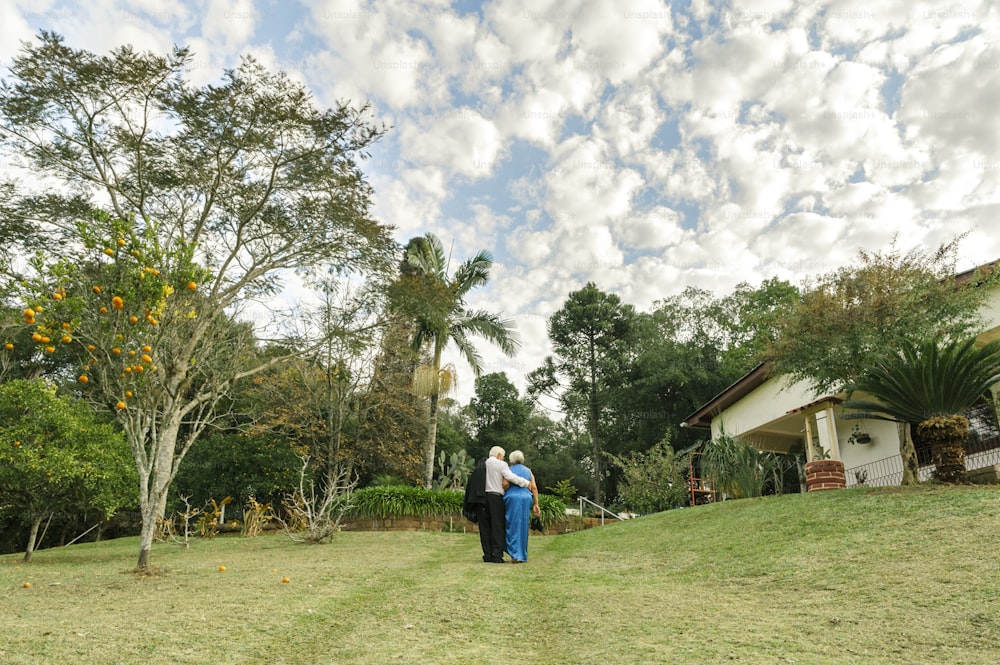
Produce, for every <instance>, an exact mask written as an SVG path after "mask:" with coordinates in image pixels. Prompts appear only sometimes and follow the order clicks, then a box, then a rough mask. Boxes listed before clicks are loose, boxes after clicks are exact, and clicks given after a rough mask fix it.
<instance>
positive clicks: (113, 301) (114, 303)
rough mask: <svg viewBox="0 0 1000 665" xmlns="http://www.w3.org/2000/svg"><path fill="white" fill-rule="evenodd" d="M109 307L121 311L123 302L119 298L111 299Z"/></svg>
mask: <svg viewBox="0 0 1000 665" xmlns="http://www.w3.org/2000/svg"><path fill="white" fill-rule="evenodd" d="M111 306H112V307H114V308H115V309H123V308H124V307H125V301H124V300H122V298H121V296H115V297H114V298H112V299H111Z"/></svg>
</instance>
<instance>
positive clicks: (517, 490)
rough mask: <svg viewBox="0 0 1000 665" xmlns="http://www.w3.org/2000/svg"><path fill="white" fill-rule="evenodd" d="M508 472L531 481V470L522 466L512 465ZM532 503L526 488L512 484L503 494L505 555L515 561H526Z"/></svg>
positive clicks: (531, 496) (531, 497)
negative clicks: (505, 531)
mask: <svg viewBox="0 0 1000 665" xmlns="http://www.w3.org/2000/svg"><path fill="white" fill-rule="evenodd" d="M510 470H511V471H513V472H514V473H515V474H517V475H518V476H521V477H522V478H524V479H525V480H531V470H530V469H528V467H526V466H524V465H523V464H514V465H512V466H511V467H510ZM534 502H535V498H534V496H533V495H532V494H531V490H529V489H528V488H527V487H518V486H517V485H513V484H512V485H511V486H510V487H508V488H507V491H506V492H504V493H503V504H504V509H505V517H506V518H507V554H509V555H510V556H511V558H512V559H514V560H515V561H527V560H528V527H529V526H530V524H531V505H532V504H533V503H534Z"/></svg>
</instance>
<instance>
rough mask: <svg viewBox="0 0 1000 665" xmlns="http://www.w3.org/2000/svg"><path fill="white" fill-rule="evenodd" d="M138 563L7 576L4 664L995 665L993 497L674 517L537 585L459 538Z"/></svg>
mask: <svg viewBox="0 0 1000 665" xmlns="http://www.w3.org/2000/svg"><path fill="white" fill-rule="evenodd" d="M136 554H137V541H136V540H134V539H122V540H116V541H109V542H105V543H96V544H84V545H75V546H72V547H68V548H62V549H54V550H42V551H39V552H37V553H36V554H35V556H34V560H33V561H32V563H31V564H29V565H21V564H18V563H17V562H16V561H15V558H14V557H11V556H6V557H3V559H2V563H0V594H2V616H3V621H2V622H0V623H2V627H0V662H2V663H5V664H8V665H15V664H22V663H24V664H27V663H31V664H38V663H45V664H49V663H51V664H52V665H56V664H58V665H63V664H64V663H74V664H77V663H86V664H91V663H95V664H96V663H122V664H131V663H144V664H149V665H158V664H161V663H163V664H166V663H172V664H174V663H198V664H201V663H213V664H218V665H221V664H226V663H253V664H260V665H265V664H267V665H275V664H286V663H287V664H292V663H296V664H306V663H308V664H313V663H338V664H340V663H476V664H482V663H486V664H488V663H539V664H546V665H548V664H553V663H565V664H570V663H572V664H576V663H699V664H708V663H772V664H773V663H798V664H800V665H801V664H822V663H851V664H854V663H865V664H868V663H874V664H881V663H887V664H888V663H907V664H910V663H949V664H960V663H970V664H971V663H982V664H985V663H997V662H1000V566H998V554H1000V490H998V488H983V487H959V488H947V487H933V486H929V487H919V488H912V489H911V488H906V489H884V490H876V489H857V490H844V491H838V492H823V493H814V494H811V495H793V496H785V497H770V498H765V499H755V500H745V501H732V502H727V503H722V504H716V505H711V506H702V507H697V508H688V509H683V510H675V511H670V512H666V513H661V514H657V515H650V516H646V517H642V518H639V519H636V520H632V521H629V522H623V523H619V524H613V525H608V526H604V527H600V528H596V529H591V530H588V531H584V532H577V533H572V534H566V535H562V536H558V537H549V536H539V537H532V539H531V543H530V550H529V556H530V561H529V562H528V563H527V564H526V565H523V566H514V565H506V566H496V565H488V564H483V563H481V562H480V560H479V556H480V553H479V542H478V537H477V536H475V535H465V534H455V533H346V532H345V533H342V534H340V536H338V538H337V539H336V540H335V541H334V542H333V543H332V544H330V545H326V546H310V545H295V544H293V543H291V542H290V541H288V539H286V538H284V537H282V536H264V537H260V538H256V539H240V538H237V537H226V538H222V537H220V538H216V539H214V540H210V541H196V542H194V543H193V545H192V547H191V548H190V549H186V550H185V549H183V548H180V547H176V546H172V545H166V544H159V545H157V546H156V547H155V548H154V551H153V562H154V564H156V565H159V566H161V567H162V568H163V569H164V571H163V574H162V575H159V576H156V577H149V578H145V579H139V578H137V577H135V576H133V575H132V574H130V573H129V568H130V567H131V566H132V565H133V563H134V557H135V555H136ZM220 566H225V567H226V570H225V571H220V570H219V567H220ZM283 578H288V580H289V581H288V582H287V583H285V582H283V581H282V580H283ZM24 582H29V583H30V584H31V587H30V588H24V587H23V586H22V585H23V583H24Z"/></svg>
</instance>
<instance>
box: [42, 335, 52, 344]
mask: <svg viewBox="0 0 1000 665" xmlns="http://www.w3.org/2000/svg"><path fill="white" fill-rule="evenodd" d="M40 341H41V343H42V344H48V343H49V342H51V341H52V340H51V339H49V338H48V337H46V336H45V335H42V339H41V340H40Z"/></svg>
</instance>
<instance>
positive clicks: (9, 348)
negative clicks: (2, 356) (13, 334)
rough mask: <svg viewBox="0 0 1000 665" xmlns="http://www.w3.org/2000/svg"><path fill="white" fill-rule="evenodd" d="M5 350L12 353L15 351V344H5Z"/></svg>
mask: <svg viewBox="0 0 1000 665" xmlns="http://www.w3.org/2000/svg"><path fill="white" fill-rule="evenodd" d="M3 348H5V349H7V350H8V351H10V350H11V349H13V348H14V345H13V344H11V343H10V342H7V343H6V344H4V345H3Z"/></svg>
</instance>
